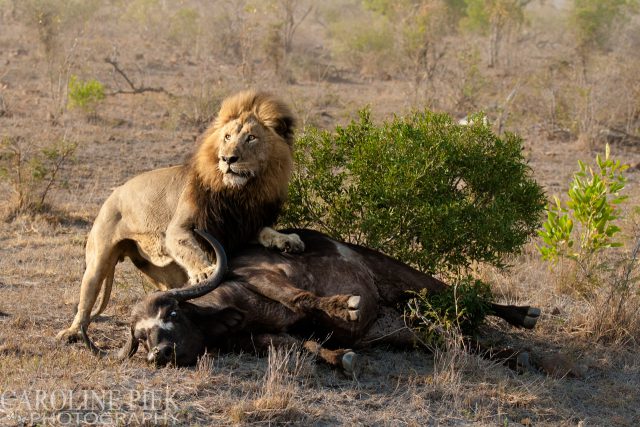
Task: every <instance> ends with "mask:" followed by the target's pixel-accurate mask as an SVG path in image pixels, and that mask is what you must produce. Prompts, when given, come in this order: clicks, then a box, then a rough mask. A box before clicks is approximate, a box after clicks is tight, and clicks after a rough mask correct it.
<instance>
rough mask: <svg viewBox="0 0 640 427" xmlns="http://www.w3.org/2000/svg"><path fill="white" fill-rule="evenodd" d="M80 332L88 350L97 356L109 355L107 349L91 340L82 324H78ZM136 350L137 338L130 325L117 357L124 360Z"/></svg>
mask: <svg viewBox="0 0 640 427" xmlns="http://www.w3.org/2000/svg"><path fill="white" fill-rule="evenodd" d="M80 332H81V334H82V340H83V341H84V343H85V344H86V345H87V347H88V348H89V350H91V353H93V354H95V355H96V356H98V357H105V356H109V353H108V352H107V351H104V350H102V349H101V348H100V347H98V346H97V345H96V344H95V343H94V342H93V341H91V338H89V335H88V334H87V328H86V327H85V326H84V325H83V326H80ZM136 351H138V340H136V339H135V337H134V336H133V326H132V327H131V334H130V335H129V338H128V339H127V342H126V343H125V345H124V346H122V348H121V349H120V351H119V352H118V359H119V360H124V359H127V358H130V357H132V356H133V355H134V354H136Z"/></svg>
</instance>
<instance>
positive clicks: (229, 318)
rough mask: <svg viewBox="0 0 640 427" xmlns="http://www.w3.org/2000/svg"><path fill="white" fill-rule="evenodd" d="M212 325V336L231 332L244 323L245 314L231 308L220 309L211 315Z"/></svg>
mask: <svg viewBox="0 0 640 427" xmlns="http://www.w3.org/2000/svg"><path fill="white" fill-rule="evenodd" d="M211 317H212V319H213V322H212V323H213V325H212V326H211V328H210V331H211V332H212V333H213V334H214V335H222V334H225V333H230V332H233V331H234V330H237V329H239V328H240V326H241V325H242V323H244V319H245V312H244V311H241V310H238V309H236V308H232V307H226V308H222V309H220V310H218V311H216V312H215V313H213V314H212V316H211Z"/></svg>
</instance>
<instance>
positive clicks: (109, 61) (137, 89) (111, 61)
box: [104, 58, 175, 98]
mask: <svg viewBox="0 0 640 427" xmlns="http://www.w3.org/2000/svg"><path fill="white" fill-rule="evenodd" d="M104 62H106V63H107V64H111V66H112V67H113V69H114V70H115V72H116V73H118V74H120V76H121V77H122V78H123V79H124V80H125V81H126V82H127V84H128V85H129V87H130V88H131V90H122V89H118V90H116V91H113V92H110V93H107V94H106V95H108V96H114V95H121V94H129V95H132V94H133V95H137V94H139V93H145V92H155V93H164V94H166V95H168V96H170V97H172V98H174V97H175V95H173V94H172V93H171V92H169V91H167V90H166V89H165V88H163V87H162V86H160V87H150V86H136V85H135V83H134V82H133V81H132V80H131V79H130V78H129V76H128V75H127V73H126V72H125V71H124V70H123V69H122V68H121V67H120V64H118V61H116V60H115V59H112V58H104Z"/></svg>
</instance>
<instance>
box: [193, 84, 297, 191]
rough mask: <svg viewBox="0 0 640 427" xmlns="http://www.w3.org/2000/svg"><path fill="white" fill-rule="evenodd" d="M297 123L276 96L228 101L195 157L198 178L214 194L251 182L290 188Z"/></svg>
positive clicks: (248, 96) (257, 94) (253, 95)
mask: <svg viewBox="0 0 640 427" xmlns="http://www.w3.org/2000/svg"><path fill="white" fill-rule="evenodd" d="M293 127H294V118H293V115H292V114H291V112H290V110H289V108H288V107H287V106H286V105H284V104H283V103H282V102H280V101H278V100H277V99H276V98H274V97H273V96H272V95H269V94H267V93H264V92H255V91H245V92H240V93H238V94H236V95H234V96H231V97H229V98H227V99H225V100H224V101H223V103H222V106H221V108H220V111H219V112H218V115H217V117H216V119H215V121H214V122H213V124H212V125H211V127H210V128H209V129H208V130H207V132H206V133H205V134H204V137H203V139H202V142H201V144H200V147H199V148H198V151H197V153H196V159H195V160H196V162H195V163H196V164H195V166H196V169H197V172H198V174H199V175H200V178H201V179H202V180H203V181H204V182H206V183H207V184H208V186H209V188H212V189H222V188H226V189H241V188H243V187H244V186H245V185H246V184H247V183H248V182H250V181H251V180H258V181H263V182H265V183H267V184H273V183H275V182H277V183H279V185H280V187H282V185H283V184H284V185H286V183H287V182H288V179H289V175H290V173H291V166H292V145H293Z"/></svg>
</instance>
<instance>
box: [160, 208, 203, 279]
mask: <svg viewBox="0 0 640 427" xmlns="http://www.w3.org/2000/svg"><path fill="white" fill-rule="evenodd" d="M188 219H189V218H186V219H185V218H180V217H177V218H174V220H172V221H171V223H170V224H169V226H168V228H167V233H166V237H165V246H166V249H167V252H168V253H169V255H170V256H171V257H172V258H173V259H174V260H175V262H176V263H177V264H178V265H180V267H182V268H183V269H184V270H185V271H186V272H187V276H188V277H189V282H188V283H189V284H190V285H194V284H196V283H199V282H201V281H203V280H205V279H206V278H208V277H209V276H210V275H211V274H212V273H213V272H214V271H215V265H212V264H211V260H210V259H209V257H208V256H207V253H206V252H205V251H203V250H202V248H201V247H200V245H199V244H198V241H197V240H196V237H195V235H194V234H193V230H192V229H191V227H190V225H189V226H188V225H187V224H189V221H188Z"/></svg>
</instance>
